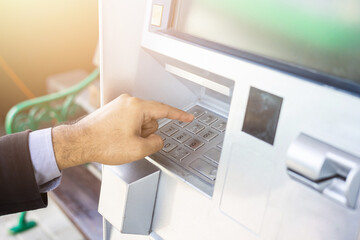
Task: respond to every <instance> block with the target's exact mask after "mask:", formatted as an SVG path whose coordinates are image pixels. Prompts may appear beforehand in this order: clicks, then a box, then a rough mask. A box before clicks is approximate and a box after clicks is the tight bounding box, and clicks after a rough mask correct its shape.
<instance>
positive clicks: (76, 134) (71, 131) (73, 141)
mask: <svg viewBox="0 0 360 240" xmlns="http://www.w3.org/2000/svg"><path fill="white" fill-rule="evenodd" d="M52 140H53V148H54V154H55V159H56V163H57V165H58V167H59V169H60V170H62V169H65V168H69V167H73V166H77V165H81V164H83V163H86V162H87V161H86V160H87V158H86V156H85V155H86V154H85V152H84V148H83V147H82V145H83V141H82V140H83V134H82V133H81V129H80V128H79V127H77V126H76V125H60V126H57V127H54V128H53V129H52Z"/></svg>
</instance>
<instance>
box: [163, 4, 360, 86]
mask: <svg viewBox="0 0 360 240" xmlns="http://www.w3.org/2000/svg"><path fill="white" fill-rule="evenodd" d="M175 9H176V14H175V15H174V16H175V17H173V20H172V23H171V27H170V29H171V30H173V31H174V32H178V33H180V34H184V35H189V36H194V37H196V38H198V39H203V40H205V41H209V42H213V43H217V44H220V45H222V46H226V47H229V48H231V49H235V50H239V51H245V52H247V53H252V54H255V55H257V56H261V57H265V58H268V59H272V60H276V61H278V62H280V63H285V64H286V65H288V66H296V67H298V68H299V69H300V70H301V69H307V70H308V71H309V72H314V73H320V74H323V75H324V76H332V77H335V78H336V79H343V80H345V82H346V81H350V82H351V83H353V84H355V86H358V87H359V86H360V67H359V63H360V1H358V0H347V1H343V0H332V1H320V0H291V1H289V0H274V1H268V0H251V1H249V0H179V1H177V2H176V6H175ZM343 82H344V81H343Z"/></svg>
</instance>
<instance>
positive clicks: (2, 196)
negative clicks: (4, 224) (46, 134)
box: [0, 131, 47, 215]
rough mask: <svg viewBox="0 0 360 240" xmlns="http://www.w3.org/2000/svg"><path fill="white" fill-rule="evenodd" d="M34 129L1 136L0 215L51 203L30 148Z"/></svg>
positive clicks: (41, 206)
mask: <svg viewBox="0 0 360 240" xmlns="http://www.w3.org/2000/svg"><path fill="white" fill-rule="evenodd" d="M29 133H30V131H25V132H20V133H15V134H11V135H6V136H3V137H0V215H4V214H9V213H15V212H21V211H27V210H33V209H38V208H43V207H46V206H47V194H46V193H40V192H39V188H38V185H37V183H36V179H35V175H34V169H33V165H32V161H31V157H30V151H29V143H28V139H29Z"/></svg>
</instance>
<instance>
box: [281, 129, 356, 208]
mask: <svg viewBox="0 0 360 240" xmlns="http://www.w3.org/2000/svg"><path fill="white" fill-rule="evenodd" d="M288 157H289V158H288V161H287V163H286V164H287V168H288V173H289V175H290V176H291V177H292V178H293V179H295V180H297V181H299V182H301V183H303V184H305V185H307V186H309V187H311V188H313V189H315V190H317V191H319V192H321V193H323V194H324V195H325V196H327V197H329V198H331V199H333V200H335V201H337V202H339V203H341V204H343V205H345V206H347V207H350V208H355V207H356V204H357V198H358V193H359V189H360V158H359V157H356V156H354V155H351V154H349V153H347V152H344V151H342V150H340V149H337V148H335V147H333V146H331V145H329V144H326V143H324V142H322V141H320V140H317V139H315V138H312V137H310V136H308V135H306V134H303V133H302V134H300V135H299V136H298V137H297V138H296V139H295V141H294V142H293V143H292V144H291V145H290V148H289V151H288Z"/></svg>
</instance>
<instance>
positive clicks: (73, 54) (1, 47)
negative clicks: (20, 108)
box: [0, 0, 98, 119]
mask: <svg viewBox="0 0 360 240" xmlns="http://www.w3.org/2000/svg"><path fill="white" fill-rule="evenodd" d="M97 41H98V3H97V0H76V1H72V0H63V1H46V0H32V1H24V0H11V1H6V0H0V57H1V58H2V59H3V60H4V61H5V62H6V63H7V65H8V66H9V67H10V68H11V69H12V70H13V71H14V72H15V73H16V75H17V76H18V77H19V78H20V79H21V81H22V82H23V83H24V84H25V85H26V86H27V87H28V88H29V90H30V91H31V92H32V93H33V94H34V95H35V96H41V95H44V94H46V84H45V80H46V78H47V77H48V76H50V75H53V74H58V73H62V72H67V71H70V70H73V69H85V70H87V71H91V70H92V69H93V68H94V66H93V64H92V58H93V55H94V52H95V48H96V44H97ZM0 60H1V59H0ZM3 65H4V64H0V102H1V104H0V117H1V118H2V119H4V117H5V115H6V113H7V111H8V110H9V109H10V108H11V107H12V106H13V105H15V104H16V103H18V102H20V101H23V100H26V99H27V96H25V95H24V93H23V92H21V91H20V89H19V88H18V87H17V86H16V85H15V84H14V82H13V81H12V80H11V78H10V77H9V74H8V73H7V72H6V70H5V69H4V66H3Z"/></svg>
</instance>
